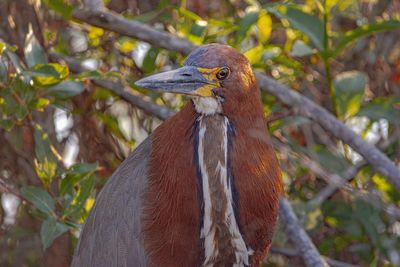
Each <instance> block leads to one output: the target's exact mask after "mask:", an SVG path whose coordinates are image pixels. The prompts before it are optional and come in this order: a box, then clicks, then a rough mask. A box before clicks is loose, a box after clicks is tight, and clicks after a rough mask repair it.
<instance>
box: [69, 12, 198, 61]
mask: <svg viewBox="0 0 400 267" xmlns="http://www.w3.org/2000/svg"><path fill="white" fill-rule="evenodd" d="M73 17H74V18H76V19H78V20H80V21H84V22H86V23H88V24H91V25H94V26H97V27H100V28H103V29H107V30H109V31H113V32H117V33H119V34H122V35H126V36H129V37H132V38H135V39H139V40H142V41H145V42H148V43H150V44H153V45H155V46H158V47H162V48H165V49H167V50H170V51H176V52H180V53H182V54H184V55H187V54H189V53H190V52H191V51H193V50H194V49H195V48H196V46H195V45H193V44H192V43H190V42H189V41H188V40H186V39H183V38H181V37H178V36H174V35H172V34H169V33H167V32H162V31H158V30H156V29H154V28H153V27H151V26H148V25H146V24H143V23H140V22H137V21H133V20H128V19H125V18H123V17H122V16H119V15H117V14H114V13H113V12H110V11H101V10H91V9H89V8H83V9H77V10H75V11H74V12H73Z"/></svg>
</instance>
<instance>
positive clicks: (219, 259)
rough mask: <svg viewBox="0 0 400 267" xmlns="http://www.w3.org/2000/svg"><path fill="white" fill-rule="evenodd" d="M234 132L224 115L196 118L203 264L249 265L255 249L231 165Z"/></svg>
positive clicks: (195, 145) (195, 149) (195, 147)
mask: <svg viewBox="0 0 400 267" xmlns="http://www.w3.org/2000/svg"><path fill="white" fill-rule="evenodd" d="M233 135H234V128H233V125H232V124H231V123H230V122H229V120H228V118H227V117H225V116H222V115H219V114H214V115H209V116H207V115H200V116H199V117H198V118H197V120H196V122H195V127H194V141H195V142H194V148H193V150H194V157H195V164H196V167H197V178H198V191H199V194H200V197H199V201H200V204H201V205H200V207H201V215H200V217H201V233H200V238H201V239H202V240H203V242H204V263H203V266H214V265H215V264H217V263H223V265H224V266H247V265H249V257H250V255H251V253H252V252H251V249H250V248H248V247H247V246H246V243H245V241H244V238H243V236H242V233H241V231H240V226H239V211H238V210H237V208H238V201H239V200H238V196H237V193H236V189H235V184H234V181H233V179H234V178H233V176H232V172H231V166H230V141H231V138H232V137H233ZM227 259H229V260H230V261H231V262H226V260H227Z"/></svg>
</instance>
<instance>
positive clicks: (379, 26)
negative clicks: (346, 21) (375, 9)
mask: <svg viewBox="0 0 400 267" xmlns="http://www.w3.org/2000/svg"><path fill="white" fill-rule="evenodd" d="M388 30H400V21H398V20H388V21H383V22H374V23H370V24H365V25H363V26H361V27H359V28H357V29H355V30H352V31H348V32H346V34H345V35H344V36H343V37H342V38H341V39H340V40H339V42H338V43H337V44H336V45H335V49H334V50H333V52H332V54H331V55H330V56H331V57H337V56H338V55H339V54H340V53H341V52H342V51H343V50H344V49H345V48H346V47H347V46H348V45H350V44H351V43H353V42H354V41H357V40H358V39H360V38H363V37H365V36H368V35H371V34H374V33H377V32H380V31H388Z"/></svg>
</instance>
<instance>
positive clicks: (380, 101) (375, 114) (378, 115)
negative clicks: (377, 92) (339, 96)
mask: <svg viewBox="0 0 400 267" xmlns="http://www.w3.org/2000/svg"><path fill="white" fill-rule="evenodd" d="M398 105H400V97H395V96H391V97H377V98H375V99H373V100H372V101H371V102H368V103H366V104H363V105H362V106H361V108H360V111H359V112H358V113H357V116H365V117H368V118H369V119H371V120H373V121H377V120H380V119H386V120H388V121H389V122H392V123H396V122H398V121H399V118H400V108H399V107H397V106H398Z"/></svg>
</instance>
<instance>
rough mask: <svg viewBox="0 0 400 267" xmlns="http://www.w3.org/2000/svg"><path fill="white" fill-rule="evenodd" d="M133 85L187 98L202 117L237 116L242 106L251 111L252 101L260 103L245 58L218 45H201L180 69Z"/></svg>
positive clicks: (253, 79)
mask: <svg viewBox="0 0 400 267" xmlns="http://www.w3.org/2000/svg"><path fill="white" fill-rule="evenodd" d="M136 85H138V86H140V87H145V88H148V89H152V90H156V91H159V92H169V93H177V94H186V95H189V96H190V97H191V98H192V100H193V103H194V105H195V108H196V111H197V112H198V113H202V114H205V115H211V114H215V113H222V114H225V115H229V114H231V113H237V112H239V113H240V112H241V111H245V110H246V108H245V107H247V108H250V109H251V108H254V105H253V104H254V101H257V102H255V103H258V102H260V101H259V99H260V97H259V89H258V87H257V82H256V78H255V75H254V73H253V71H252V68H251V66H250V63H249V62H248V60H247V59H246V57H245V56H243V55H242V54H240V53H239V52H237V51H236V50H235V49H233V48H232V47H230V46H228V45H221V44H209V45H204V46H201V47H199V48H197V49H196V50H194V51H193V52H192V53H191V54H190V55H189V56H188V57H187V59H186V60H185V63H184V66H183V67H181V68H179V69H176V70H172V71H167V72H162V73H159V74H155V75H151V76H149V77H146V78H143V79H141V80H138V81H137V82H136ZM252 106H253V107H252ZM257 106H258V105H257Z"/></svg>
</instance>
